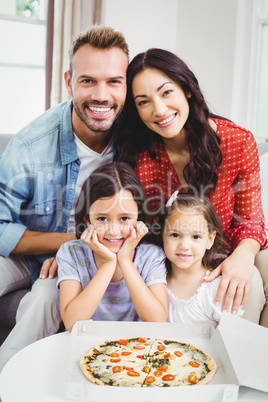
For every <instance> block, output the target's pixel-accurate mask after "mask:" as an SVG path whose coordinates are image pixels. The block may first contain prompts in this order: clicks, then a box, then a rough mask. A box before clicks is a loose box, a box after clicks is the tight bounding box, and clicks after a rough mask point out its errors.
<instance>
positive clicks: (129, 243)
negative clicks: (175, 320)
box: [117, 222, 168, 321]
mask: <svg viewBox="0 0 268 402" xmlns="http://www.w3.org/2000/svg"><path fill="white" fill-rule="evenodd" d="M130 230H131V235H130V237H129V238H128V239H127V240H126V241H125V243H124V245H123V246H122V248H121V249H120V251H119V253H118V255H117V258H118V263H119V265H120V268H121V271H122V273H123V276H124V279H125V282H126V285H127V287H128V290H129V293H130V296H131V299H132V302H133V304H134V307H135V310H136V312H137V314H138V315H139V317H140V319H141V320H142V321H166V320H167V316H168V304H167V296H166V289H165V284H164V283H160V284H155V285H152V286H150V287H148V286H147V285H146V283H145V282H144V280H143V278H142V277H141V276H140V274H139V272H138V271H137V269H136V267H135V265H134V264H133V262H132V256H133V251H134V250H135V248H136V246H137V244H138V243H139V241H140V240H141V238H142V237H143V236H144V235H145V234H146V233H147V231H148V229H147V227H146V226H145V225H144V223H143V222H138V223H137V225H136V226H135V228H134V227H131V229H130Z"/></svg>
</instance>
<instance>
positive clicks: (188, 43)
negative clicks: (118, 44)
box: [103, 0, 237, 118]
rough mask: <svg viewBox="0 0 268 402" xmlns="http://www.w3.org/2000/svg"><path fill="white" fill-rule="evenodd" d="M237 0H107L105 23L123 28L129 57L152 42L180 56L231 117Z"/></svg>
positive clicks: (210, 99)
mask: <svg viewBox="0 0 268 402" xmlns="http://www.w3.org/2000/svg"><path fill="white" fill-rule="evenodd" d="M236 9H237V0H224V1H223V0H135V1H133V0H112V1H111V0H104V9H103V23H104V24H106V25H110V26H112V27H113V28H115V29H116V30H119V31H121V32H122V33H123V34H124V35H125V37H126V40H127V42H128V44H129V47H130V56H131V58H132V57H133V56H134V55H136V54H137V53H139V52H141V51H144V50H146V49H148V48H149V47H162V48H165V49H168V50H171V51H173V52H174V53H176V54H177V55H178V56H179V57H181V58H182V59H183V60H184V61H185V62H186V64H188V66H189V67H190V68H191V69H192V71H193V72H194V73H195V75H196V77H197V79H198V80H199V83H200V86H201V89H202V90H203V92H204V94H205V98H206V100H207V102H208V104H209V107H210V108H211V109H212V110H213V111H214V112H216V113H218V114H221V115H223V116H226V117H229V118H230V117H231V99H232V86H233V72H234V53H235V34H236Z"/></svg>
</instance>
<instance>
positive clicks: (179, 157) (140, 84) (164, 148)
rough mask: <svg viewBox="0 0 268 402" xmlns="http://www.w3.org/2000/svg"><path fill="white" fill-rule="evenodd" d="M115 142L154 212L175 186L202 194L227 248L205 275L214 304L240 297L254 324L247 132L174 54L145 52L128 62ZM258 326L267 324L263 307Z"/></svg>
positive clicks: (254, 233)
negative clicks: (215, 108)
mask: <svg viewBox="0 0 268 402" xmlns="http://www.w3.org/2000/svg"><path fill="white" fill-rule="evenodd" d="M116 147H117V155H116V157H117V158H118V159H119V160H126V161H128V162H129V163H130V164H131V165H132V166H135V169H136V172H137V174H138V176H139V177H140V179H141V182H142V184H143V185H144V188H145V190H146V192H147V196H148V198H149V200H150V205H151V208H152V209H153V210H154V211H155V213H157V212H159V207H160V205H161V203H162V202H163V200H164V199H165V198H166V197H169V196H170V195H171V194H172V193H173V192H174V191H175V190H176V189H178V188H179V189H180V191H185V192H189V191H191V192H194V193H198V194H200V195H206V196H207V197H209V198H210V200H211V202H212V204H213V205H214V207H215V209H216V211H217V213H218V215H219V217H220V219H221V222H222V225H223V229H224V234H225V236H226V237H227V238H228V239H229V241H230V242H231V245H232V249H233V252H232V253H231V255H230V256H229V257H228V258H227V259H226V260H225V261H224V262H223V263H222V264H220V265H219V267H217V268H216V269H215V270H214V271H213V272H212V273H211V274H210V275H209V277H208V278H207V280H209V281H211V280H213V279H214V278H215V277H217V276H219V275H220V274H221V275H222V279H221V282H220V285H219V290H218V292H217V296H216V299H215V303H216V304H218V303H220V302H221V301H222V299H223V297H224V295H225V293H226V292H227V293H226V296H225V301H224V303H223V309H224V310H228V308H229V305H230V303H231V300H232V299H233V297H235V300H234V304H233V310H235V311H237V309H238V307H239V306H240V305H244V304H245V302H246V300H248V303H247V305H246V306H245V318H247V319H249V320H251V321H253V322H256V323H257V322H259V317H260V312H261V310H262V308H263V304H264V301H265V300H264V295H263V291H262V281H261V277H260V275H259V273H258V271H257V270H256V269H254V261H255V257H256V255H257V253H258V252H259V250H260V249H262V248H264V247H265V246H266V243H267V238H266V233H265V226H264V225H265V224H264V216H263V212H262V206H261V186H260V167H259V156H258V151H257V146H256V142H255V140H254V137H253V135H252V134H251V133H250V132H249V131H247V130H245V129H243V128H241V127H239V126H237V125H235V124H234V123H232V122H230V121H228V120H227V119H223V118H222V117H219V116H215V115H213V114H212V113H211V112H210V111H209V108H208V106H207V104H206V102H205V100H204V96H203V94H202V92H201V90H200V88H199V84H198V81H197V79H196V77H195V76H194V74H193V73H192V72H191V71H190V70H189V68H188V67H187V66H186V64H185V63H184V62H183V61H182V60H181V59H179V58H178V57H177V56H176V55H175V54H173V53H171V52H168V51H166V50H163V49H149V50H148V51H147V52H145V53H141V54H139V55H137V56H136V57H135V58H134V59H133V60H132V62H131V63H130V65H129V68H128V95H127V100H126V105H125V128H124V130H123V133H122V135H121V136H120V138H119V139H118V141H117V143H116ZM262 253H265V257H264V260H266V261H267V260H268V258H267V254H268V253H267V250H266V251H265V252H263V251H262ZM262 253H260V254H262ZM262 259H263V256H262ZM263 265H264V266H265V265H266V267H263V268H261V267H259V269H260V271H261V273H262V276H263V279H264V280H265V287H267V286H268V278H267V277H268V272H267V263H266V264H263ZM250 285H251V292H250V295H249V289H250ZM249 296H250V297H249ZM261 324H262V325H265V326H267V327H268V309H267V311H266V312H264V313H263V314H262V321H261Z"/></svg>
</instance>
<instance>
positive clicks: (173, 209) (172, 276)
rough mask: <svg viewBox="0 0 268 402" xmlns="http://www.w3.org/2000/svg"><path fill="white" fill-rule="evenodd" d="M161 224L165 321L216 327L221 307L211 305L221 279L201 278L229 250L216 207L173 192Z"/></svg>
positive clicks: (217, 263)
mask: <svg viewBox="0 0 268 402" xmlns="http://www.w3.org/2000/svg"><path fill="white" fill-rule="evenodd" d="M161 226H162V241H163V247H164V251H165V254H166V257H167V260H166V266H167V297H168V303H169V317H168V321H171V322H174V321H178V322H191V323H198V322H206V323H209V324H211V325H213V326H216V325H217V323H218V322H219V320H220V318H221V315H222V311H221V307H222V306H216V305H215V304H214V300H215V296H216V293H217V290H218V286H219V283H220V280H221V278H220V277H217V278H216V279H214V280H213V281H212V282H204V278H205V277H206V276H207V275H208V274H209V273H210V271H211V270H213V269H214V268H216V267H217V266H218V265H219V264H220V263H221V262H222V261H223V260H224V258H226V257H227V256H228V254H229V251H230V249H229V245H228V244H227V243H226V241H225V239H224V237H223V234H222V226H221V222H220V219H219V217H218V215H217V213H216V212H215V209H214V208H213V206H212V204H211V203H210V201H209V200H208V199H206V198H200V197H198V196H194V195H189V194H185V193H184V194H179V195H178V192H175V193H174V194H173V195H172V196H171V197H170V199H169V200H168V202H167V204H166V208H165V214H164V216H163V217H162V225H161ZM222 303H223V302H222ZM229 311H231V307H230V309H229ZM234 313H238V314H239V315H242V314H243V311H242V309H241V308H239V310H238V312H234Z"/></svg>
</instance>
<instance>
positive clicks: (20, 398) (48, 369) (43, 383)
mask: <svg viewBox="0 0 268 402" xmlns="http://www.w3.org/2000/svg"><path fill="white" fill-rule="evenodd" d="M69 339H70V334H69V333H68V332H64V333H60V334H56V335H53V336H50V337H47V338H45V339H42V340H40V341H38V342H35V343H33V344H32V345H30V346H28V347H26V348H24V349H23V350H21V351H20V352H18V353H17V354H16V355H15V356H13V357H12V359H10V361H9V362H8V363H7V364H6V366H5V367H4V368H3V370H2V373H1V375H0V397H1V402H60V401H66V396H65V390H66V381H65V356H66V348H67V345H68V341H69ZM238 401H239V402H240V401H241V402H242V401H243V402H244V401H245V402H249V401H250V402H259V401H266V402H267V401H268V394H267V393H264V392H258V391H255V390H253V389H250V388H246V387H241V388H240V389H239V396H238ZM107 402H108V401H107ZM188 402H191V401H188Z"/></svg>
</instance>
